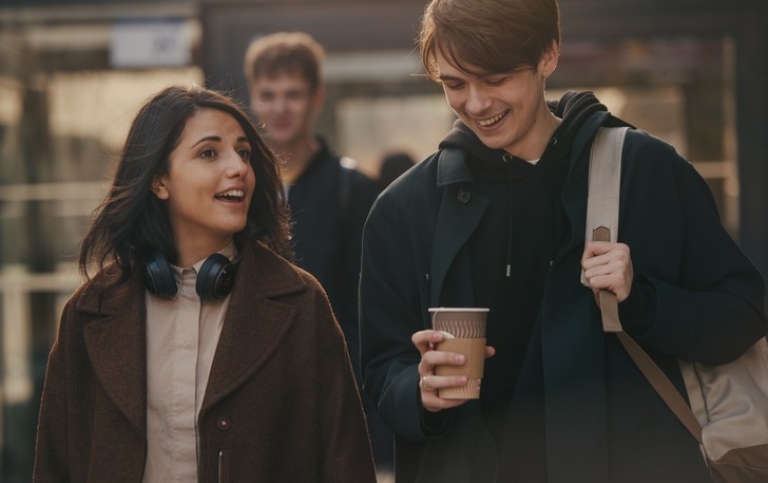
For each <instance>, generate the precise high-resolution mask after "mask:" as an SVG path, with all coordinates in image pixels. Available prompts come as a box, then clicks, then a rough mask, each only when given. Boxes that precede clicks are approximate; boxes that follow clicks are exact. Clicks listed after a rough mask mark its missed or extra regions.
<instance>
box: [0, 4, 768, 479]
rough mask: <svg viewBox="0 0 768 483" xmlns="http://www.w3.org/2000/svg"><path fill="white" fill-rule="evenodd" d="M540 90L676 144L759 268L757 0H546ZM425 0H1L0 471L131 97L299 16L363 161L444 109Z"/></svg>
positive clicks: (201, 77)
mask: <svg viewBox="0 0 768 483" xmlns="http://www.w3.org/2000/svg"><path fill="white" fill-rule="evenodd" d="M560 3H561V9H562V17H563V44H562V51H561V59H560V65H559V67H558V70H557V71H556V72H555V74H554V76H553V77H552V78H551V80H550V82H549V91H550V96H552V97H553V98H554V97H557V96H559V95H560V94H561V93H562V91H563V90H564V89H566V88H580V89H593V90H595V91H596V92H597V94H598V96H599V98H600V99H602V100H603V101H604V102H605V103H606V104H607V105H608V106H609V108H610V109H611V110H612V111H613V112H615V113H616V114H618V115H620V116H622V117H624V118H625V119H627V120H628V121H630V122H632V123H633V124H635V125H636V126H637V127H639V128H641V129H644V130H646V131H649V132H651V133H653V134H655V135H657V136H659V137H661V138H663V139H665V140H667V141H668V142H670V143H671V144H673V145H675V146H676V147H677V149H678V151H680V152H681V153H682V154H683V155H684V156H686V157H687V158H688V159H690V160H691V161H692V162H693V163H694V165H695V167H696V168H697V169H698V170H699V171H700V172H701V173H702V174H703V175H704V176H705V177H706V179H707V180H708V182H709V183H710V186H711V187H712V189H713V192H714V193H715V196H716V198H717V202H718V205H719V208H720V212H721V215H722V217H723V221H724V223H725V224H726V226H727V227H728V229H729V230H730V231H731V233H732V234H733V235H734V237H736V239H737V240H738V241H739V243H740V244H741V245H742V247H743V248H744V249H745V251H746V252H747V253H748V254H749V255H750V256H751V257H752V259H753V260H754V261H755V263H756V264H757V265H758V267H759V268H760V269H761V270H762V271H763V273H764V274H768V216H766V215H765V210H766V208H768V194H767V190H766V188H767V187H768V134H766V133H768V125H767V124H768V121H766V117H767V116H766V114H765V111H766V108H768V94H766V90H765V86H766V85H768V56H767V55H766V52H768V30H766V29H765V28H764V26H765V25H766V24H768V2H766V1H765V0H560ZM424 5H425V1H424V0H272V1H259V0H250V1H241V2H233V1H216V0H208V1H206V0H187V1H184V0H176V1H163V0H123V1H120V0H111V1H110V0H0V480H1V481H3V482H7V483H12V482H14V483H15V482H22V481H24V482H27V481H29V479H30V477H31V467H32V458H33V451H34V436H35V426H36V415H37V410H38V399H39V395H40V391H41V385H42V378H43V374H44V371H45V363H46V357H47V353H48V350H49V348H50V345H51V343H52V341H53V339H54V337H55V331H56V325H57V323H58V316H59V312H60V310H61V308H62V305H63V303H64V301H65V300H66V299H67V297H68V296H69V295H70V294H71V293H72V291H73V290H74V289H75V288H76V286H77V285H78V284H79V282H80V279H79V277H78V275H77V272H76V253H77V247H78V242H79V239H80V237H81V236H82V234H83V231H84V228H85V227H86V225H87V223H88V221H89V216H90V214H91V212H92V211H93V210H94V208H96V206H97V203H98V201H99V200H100V198H101V197H102V196H103V194H104V191H105V188H106V186H107V184H108V180H109V176H110V174H111V168H112V161H113V159H114V157H115V155H116V154H117V151H118V150H119V147H120V145H121V143H122V141H123V139H124V137H125V134H126V132H127V128H128V124H129V122H130V121H131V119H132V118H133V116H134V115H135V113H136V111H137V109H138V107H139V105H140V103H141V102H142V101H144V100H145V99H146V98H148V97H149V96H150V95H151V94H153V93H154V92H156V91H157V90H159V89H160V88H162V87H165V86H166V85H168V84H170V83H185V84H199V85H206V86H208V87H215V88H218V89H221V90H225V91H227V92H229V93H231V94H233V95H234V96H235V97H237V98H238V99H240V100H241V101H243V102H247V101H248V99H247V89H246V87H245V79H244V75H243V72H242V57H243V53H244V51H245V47H246V45H247V43H248V41H250V40H251V39H252V38H254V37H256V36H259V35H262V34H265V33H269V32H273V31H277V30H304V31H307V32H309V33H310V34H312V35H313V36H314V37H315V38H317V40H319V41H320V42H321V43H322V44H324V45H325V47H326V49H327V51H328V62H327V66H326V71H325V75H326V80H327V84H328V86H327V87H328V95H327V101H326V105H325V109H324V111H323V113H322V116H321V119H320V122H319V123H318V124H319V129H320V131H321V134H323V135H325V136H326V137H327V138H328V139H329V140H330V142H331V144H332V146H333V147H334V148H335V149H336V150H338V151H339V152H341V153H344V154H347V155H349V156H351V157H353V158H355V159H356V160H357V161H358V165H359V167H360V168H361V170H363V171H364V172H366V173H367V174H369V175H370V176H371V177H373V178H375V177H376V176H377V174H378V168H379V166H378V163H379V162H380V159H381V158H382V156H383V154H384V153H385V152H388V151H392V150H401V151H406V152H409V153H411V154H412V155H413V157H414V158H416V159H422V158H423V157H424V156H426V155H427V154H429V153H430V152H432V151H433V150H434V149H435V147H436V146H437V143H438V141H439V140H440V139H441V138H442V137H443V135H444V134H445V133H446V132H447V131H448V130H449V128H450V126H451V123H452V122H453V119H454V116H453V114H452V113H451V111H450V110H449V109H448V107H447V105H446V103H445V101H444V99H443V97H442V92H441V90H440V88H439V86H437V85H435V84H433V83H431V82H429V81H428V80H426V78H425V77H424V76H423V75H421V69H420V65H419V55H418V52H417V50H415V47H414V38H415V37H416V33H417V29H418V24H419V20H420V15H421V12H422V11H423V8H424Z"/></svg>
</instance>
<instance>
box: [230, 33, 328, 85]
mask: <svg viewBox="0 0 768 483" xmlns="http://www.w3.org/2000/svg"><path fill="white" fill-rule="evenodd" d="M324 58H325V51H324V49H323V47H322V46H321V45H320V44H319V43H317V41H315V39H313V38H312V37H311V36H309V35H308V34H306V33H304V32H277V33H274V34H269V35H265V36H263V37H260V38H258V39H256V40H254V41H253V42H251V44H250V45H249V46H248V50H246V52H245V62H244V66H245V77H246V79H247V80H248V85H250V86H252V85H253V84H254V83H256V82H257V81H258V80H259V78H261V77H267V78H274V77H277V76H278V75H281V74H289V75H299V76H301V77H302V78H303V79H304V80H306V81H307V82H308V83H309V86H310V88H311V89H312V91H317V90H318V89H319V88H320V85H321V83H322V74H321V64H322V62H323V59H324Z"/></svg>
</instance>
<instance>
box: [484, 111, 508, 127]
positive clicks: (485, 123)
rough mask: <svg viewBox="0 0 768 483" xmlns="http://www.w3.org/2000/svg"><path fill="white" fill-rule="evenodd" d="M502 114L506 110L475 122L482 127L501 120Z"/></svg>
mask: <svg viewBox="0 0 768 483" xmlns="http://www.w3.org/2000/svg"><path fill="white" fill-rule="evenodd" d="M504 114H506V111H505V112H502V113H499V114H497V115H495V116H493V117H492V118H490V119H482V120H479V121H477V123H478V124H480V125H481V126H482V127H486V126H490V125H491V124H494V123H497V122H499V121H500V120H501V118H502V117H504Z"/></svg>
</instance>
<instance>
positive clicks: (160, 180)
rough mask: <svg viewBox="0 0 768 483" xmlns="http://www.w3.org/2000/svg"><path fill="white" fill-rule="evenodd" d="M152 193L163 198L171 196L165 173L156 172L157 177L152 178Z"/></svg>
mask: <svg viewBox="0 0 768 483" xmlns="http://www.w3.org/2000/svg"><path fill="white" fill-rule="evenodd" d="M152 193H154V194H155V196H157V198H158V199H161V200H167V199H168V198H170V196H171V194H170V193H169V192H168V187H167V186H166V176H165V175H159V174H156V175H155V177H154V178H152Z"/></svg>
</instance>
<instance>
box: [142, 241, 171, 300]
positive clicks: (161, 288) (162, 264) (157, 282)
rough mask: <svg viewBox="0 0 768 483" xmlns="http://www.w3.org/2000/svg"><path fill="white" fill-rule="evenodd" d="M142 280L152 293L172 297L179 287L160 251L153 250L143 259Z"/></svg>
mask: <svg viewBox="0 0 768 483" xmlns="http://www.w3.org/2000/svg"><path fill="white" fill-rule="evenodd" d="M144 282H145V283H146V286H147V290H149V293H151V294H152V295H155V296H157V297H162V298H168V299H169V298H173V297H174V296H175V295H176V292H178V290H179V288H178V287H177V286H176V278H175V277H174V276H173V269H172V268H171V266H170V264H169V263H168V261H167V260H166V259H165V257H164V256H163V254H162V253H161V252H154V253H153V254H152V255H151V256H150V257H149V258H148V259H147V260H145V261H144Z"/></svg>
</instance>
